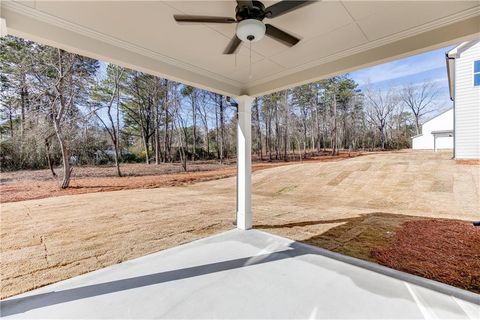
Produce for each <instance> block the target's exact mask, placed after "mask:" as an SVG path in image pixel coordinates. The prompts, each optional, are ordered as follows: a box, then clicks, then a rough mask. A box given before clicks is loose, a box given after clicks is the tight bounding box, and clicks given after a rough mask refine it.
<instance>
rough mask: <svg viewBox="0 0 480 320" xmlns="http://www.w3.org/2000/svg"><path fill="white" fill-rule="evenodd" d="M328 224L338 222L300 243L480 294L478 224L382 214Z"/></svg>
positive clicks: (479, 235)
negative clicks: (338, 223)
mask: <svg viewBox="0 0 480 320" xmlns="http://www.w3.org/2000/svg"><path fill="white" fill-rule="evenodd" d="M326 222H327V221H321V222H320V221H318V222H317V223H326ZM329 222H342V224H341V225H339V226H337V227H334V228H332V229H330V230H328V231H327V232H325V233H323V234H320V235H317V236H313V237H311V238H309V239H306V240H304V241H303V242H306V243H309V244H312V245H315V246H318V247H322V248H325V249H328V250H332V251H335V252H338V253H342V254H345V255H348V256H352V257H355V258H359V259H362V260H367V261H370V262H375V263H379V264H382V265H385V266H387V267H390V268H393V269H396V270H400V271H404V272H408V273H411V274H415V275H418V276H421V277H425V278H429V279H432V280H436V281H439V282H443V283H446V284H449V285H452V286H456V287H459V288H463V289H466V290H470V291H473V292H477V293H480V228H476V227H474V226H473V225H472V224H471V223H467V222H464V221H458V220H450V219H428V218H420V217H413V216H404V215H394V214H386V213H372V214H367V215H362V216H360V217H357V218H351V219H344V220H331V221H329ZM297 225H301V224H297Z"/></svg>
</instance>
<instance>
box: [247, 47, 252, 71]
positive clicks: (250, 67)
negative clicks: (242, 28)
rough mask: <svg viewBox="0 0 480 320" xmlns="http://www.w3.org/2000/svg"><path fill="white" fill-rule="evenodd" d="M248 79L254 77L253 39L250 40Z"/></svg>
mask: <svg viewBox="0 0 480 320" xmlns="http://www.w3.org/2000/svg"><path fill="white" fill-rule="evenodd" d="M248 79H252V41H250V65H249V67H248Z"/></svg>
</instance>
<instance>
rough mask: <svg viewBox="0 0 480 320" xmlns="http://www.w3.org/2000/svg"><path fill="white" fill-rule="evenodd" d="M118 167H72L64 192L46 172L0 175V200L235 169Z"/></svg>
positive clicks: (207, 164)
mask: <svg viewBox="0 0 480 320" xmlns="http://www.w3.org/2000/svg"><path fill="white" fill-rule="evenodd" d="M360 155H362V153H360V152H355V153H351V154H349V153H340V154H339V155H337V156H330V155H327V154H324V155H319V156H311V157H309V158H308V159H307V160H303V161H302V162H331V161H339V160H343V159H347V158H352V157H357V156H360ZM294 163H299V161H289V162H285V161H280V160H272V161H270V160H266V161H261V160H257V162H255V163H253V165H252V170H253V171H254V172H255V171H257V170H262V169H265V168H273V167H279V166H284V165H288V164H294ZM121 168H122V173H123V175H124V176H123V177H117V176H115V169H114V167H111V166H98V167H86V166H85V167H75V168H74V171H73V172H74V173H73V178H72V181H71V184H70V186H71V187H70V188H68V189H66V190H62V189H60V188H59V187H58V183H57V181H55V180H53V178H52V175H51V173H50V171H49V170H32V171H26V170H24V171H16V172H2V173H1V183H0V195H1V196H0V201H1V202H2V203H6V202H16V201H24V200H32V199H43V198H49V197H58V196H64V195H73V194H83V193H94V192H105V191H118V190H130V189H151V188H160V187H171V186H180V185H186V184H191V183H195V182H201V181H209V180H217V179H222V178H226V177H231V176H234V175H235V174H236V170H237V169H236V164H235V162H234V161H232V160H228V161H227V162H226V163H224V164H219V163H218V162H216V161H197V162H195V163H193V164H190V165H189V166H188V172H183V171H182V168H181V166H180V164H172V163H167V164H160V165H154V164H150V165H147V164H125V165H122V167H121Z"/></svg>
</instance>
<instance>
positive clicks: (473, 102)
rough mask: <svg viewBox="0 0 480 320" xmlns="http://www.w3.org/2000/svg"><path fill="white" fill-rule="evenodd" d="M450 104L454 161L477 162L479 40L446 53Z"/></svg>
mask: <svg viewBox="0 0 480 320" xmlns="http://www.w3.org/2000/svg"><path fill="white" fill-rule="evenodd" d="M446 60H447V71H448V82H449V89H450V99H452V101H453V105H454V107H453V110H454V111H453V129H454V158H455V159H480V39H477V40H474V41H470V42H465V43H462V44H461V45H459V46H457V47H456V48H454V49H452V50H451V51H449V52H447V53H446Z"/></svg>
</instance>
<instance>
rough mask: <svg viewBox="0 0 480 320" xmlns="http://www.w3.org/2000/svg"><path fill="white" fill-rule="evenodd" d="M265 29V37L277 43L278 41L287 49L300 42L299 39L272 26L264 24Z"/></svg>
mask: <svg viewBox="0 0 480 320" xmlns="http://www.w3.org/2000/svg"><path fill="white" fill-rule="evenodd" d="M265 27H266V28H267V30H266V31H265V34H266V35H267V36H269V37H270V38H273V39H275V40H277V41H280V42H282V43H283V44H285V45H287V46H289V47H293V46H294V45H296V44H297V43H298V42H299V41H300V39H299V38H297V37H295V36H293V35H291V34H290V33H287V32H285V31H282V30H280V29H278V28H277V27H274V26H272V25H271V24H265Z"/></svg>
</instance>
